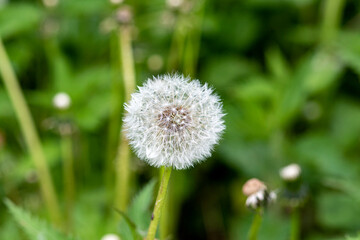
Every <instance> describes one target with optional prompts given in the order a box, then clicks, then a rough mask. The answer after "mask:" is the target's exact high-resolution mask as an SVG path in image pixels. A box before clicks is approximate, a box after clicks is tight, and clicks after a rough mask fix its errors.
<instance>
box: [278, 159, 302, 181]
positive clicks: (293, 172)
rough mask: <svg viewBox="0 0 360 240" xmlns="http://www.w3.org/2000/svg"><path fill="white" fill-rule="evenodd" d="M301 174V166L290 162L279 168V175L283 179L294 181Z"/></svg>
mask: <svg viewBox="0 0 360 240" xmlns="http://www.w3.org/2000/svg"><path fill="white" fill-rule="evenodd" d="M300 174H301V167H300V166H299V165H298V164H296V163H293V164H290V165H288V166H286V167H284V168H282V169H281V170H280V176H281V178H282V179H284V180H285V181H294V180H296V179H297V178H299V176H300Z"/></svg>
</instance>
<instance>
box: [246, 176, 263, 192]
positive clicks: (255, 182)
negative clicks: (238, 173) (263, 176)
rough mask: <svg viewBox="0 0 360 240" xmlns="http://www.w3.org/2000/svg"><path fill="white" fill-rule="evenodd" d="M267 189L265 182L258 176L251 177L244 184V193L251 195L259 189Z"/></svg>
mask: <svg viewBox="0 0 360 240" xmlns="http://www.w3.org/2000/svg"><path fill="white" fill-rule="evenodd" d="M261 190H266V186H265V184H264V183H263V182H262V181H260V180H259V179H257V178H252V179H249V180H248V181H247V182H246V183H245V184H244V186H243V188H242V191H243V193H244V195H246V196H250V195H251V194H254V193H256V192H258V191H261Z"/></svg>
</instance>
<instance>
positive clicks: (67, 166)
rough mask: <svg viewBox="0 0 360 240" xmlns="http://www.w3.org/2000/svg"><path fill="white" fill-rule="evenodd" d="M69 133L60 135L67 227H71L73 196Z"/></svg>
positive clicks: (72, 156)
mask: <svg viewBox="0 0 360 240" xmlns="http://www.w3.org/2000/svg"><path fill="white" fill-rule="evenodd" d="M72 147H73V146H72V138H71V135H68V134H66V135H63V136H61V151H62V156H63V175H64V192H65V204H66V222H67V226H66V227H67V228H70V227H71V223H72V212H73V207H74V198H75V176H74V155H73V150H72Z"/></svg>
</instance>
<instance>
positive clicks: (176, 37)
mask: <svg viewBox="0 0 360 240" xmlns="http://www.w3.org/2000/svg"><path fill="white" fill-rule="evenodd" d="M183 24H184V19H183V17H182V16H179V19H178V20H177V21H176V25H175V30H174V34H173V37H172V40H171V46H170V52H169V58H168V64H167V70H168V71H169V72H171V71H175V70H178V69H179V68H180V66H179V65H180V59H181V57H182V55H183V52H184V45H185V37H186V36H185V32H184V29H183Z"/></svg>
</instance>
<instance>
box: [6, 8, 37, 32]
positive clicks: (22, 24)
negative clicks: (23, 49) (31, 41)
mask: <svg viewBox="0 0 360 240" xmlns="http://www.w3.org/2000/svg"><path fill="white" fill-rule="evenodd" d="M41 16H42V12H41V11H40V10H39V9H38V8H36V7H34V6H32V5H29V4H9V5H8V6H6V7H4V8H1V9H0V23H1V24H0V36H1V37H2V38H8V37H12V36H14V35H17V34H19V33H22V32H24V31H29V30H32V29H34V28H36V27H37V25H38V24H39V22H40V20H41Z"/></svg>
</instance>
